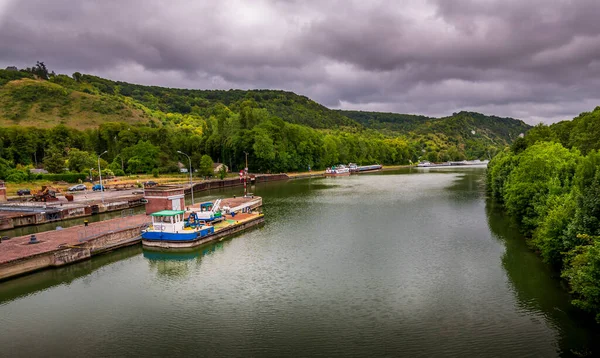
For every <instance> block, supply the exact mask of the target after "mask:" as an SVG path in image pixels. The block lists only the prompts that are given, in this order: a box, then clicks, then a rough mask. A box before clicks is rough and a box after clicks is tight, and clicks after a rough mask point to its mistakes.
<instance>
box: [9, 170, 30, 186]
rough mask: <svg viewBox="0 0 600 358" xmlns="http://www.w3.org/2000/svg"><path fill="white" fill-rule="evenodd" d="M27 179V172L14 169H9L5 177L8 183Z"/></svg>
mask: <svg viewBox="0 0 600 358" xmlns="http://www.w3.org/2000/svg"><path fill="white" fill-rule="evenodd" d="M27 179H28V175H27V173H25V172H23V171H20V170H16V169H13V170H11V171H10V172H9V174H8V176H7V177H6V181H7V182H10V183H22V182H24V181H27Z"/></svg>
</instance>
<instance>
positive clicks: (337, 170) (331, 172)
mask: <svg viewBox="0 0 600 358" xmlns="http://www.w3.org/2000/svg"><path fill="white" fill-rule="evenodd" d="M325 175H326V176H342V175H350V169H349V168H347V167H346V166H345V165H343V164H339V165H334V166H333V167H331V168H327V169H326V170H325Z"/></svg>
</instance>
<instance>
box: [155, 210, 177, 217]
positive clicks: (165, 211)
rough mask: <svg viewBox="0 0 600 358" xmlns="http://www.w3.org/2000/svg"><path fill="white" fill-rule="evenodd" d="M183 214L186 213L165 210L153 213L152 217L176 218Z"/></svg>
mask: <svg viewBox="0 0 600 358" xmlns="http://www.w3.org/2000/svg"><path fill="white" fill-rule="evenodd" d="M183 213H185V211H183V210H163V211H158V212H155V213H152V214H150V216H175V215H179V214H183Z"/></svg>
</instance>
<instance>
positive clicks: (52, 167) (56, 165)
mask: <svg viewBox="0 0 600 358" xmlns="http://www.w3.org/2000/svg"><path fill="white" fill-rule="evenodd" d="M44 168H46V170H47V171H49V172H50V173H62V172H63V171H64V170H65V156H64V155H63V152H62V150H60V149H58V148H56V147H53V148H51V149H50V150H49V151H48V152H47V153H46V156H45V157H44Z"/></svg>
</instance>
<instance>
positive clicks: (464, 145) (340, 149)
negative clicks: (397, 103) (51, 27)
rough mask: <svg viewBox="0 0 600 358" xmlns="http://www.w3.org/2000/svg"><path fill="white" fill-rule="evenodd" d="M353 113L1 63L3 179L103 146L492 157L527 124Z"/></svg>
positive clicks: (158, 160) (57, 167)
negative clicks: (408, 121) (411, 120)
mask: <svg viewBox="0 0 600 358" xmlns="http://www.w3.org/2000/svg"><path fill="white" fill-rule="evenodd" d="M356 113H361V112H346V111H334V110H330V109H328V108H326V107H324V106H322V105H320V104H318V103H316V102H314V101H312V100H310V99H308V98H307V97H304V96H299V95H296V94H294V93H291V92H285V91H274V90H250V91H243V90H228V91H222V90H188V89H173V88H164V87H156V86H142V85H135V84H130V83H126V82H118V81H111V80H108V79H103V78H100V77H96V76H91V75H85V74H80V73H77V72H76V73H74V74H73V75H72V76H67V75H61V74H59V75H57V74H54V73H53V72H49V70H48V69H47V68H46V66H45V65H44V64H43V63H40V62H38V63H37V64H36V66H34V67H32V68H27V69H22V70H14V69H13V70H9V69H7V70H0V161H1V162H0V178H3V179H7V180H10V181H18V180H26V179H25V178H29V177H28V174H27V173H28V170H27V169H28V168H32V167H39V168H45V169H46V170H48V171H50V172H51V173H61V172H65V171H69V172H86V171H89V169H90V168H92V167H93V165H91V164H93V161H94V160H96V159H97V154H99V153H102V152H104V151H108V153H107V154H106V155H104V156H103V157H102V165H103V166H104V167H105V168H106V169H110V170H112V171H113V172H114V173H115V174H122V173H149V172H160V173H167V172H175V171H178V166H177V164H178V162H184V163H185V162H186V158H185V157H182V156H181V155H179V154H178V153H177V151H182V152H184V153H188V154H189V155H190V156H191V157H192V165H193V166H194V167H195V168H199V167H200V163H201V161H202V158H203V157H205V158H206V157H210V159H211V160H213V161H218V162H222V163H225V164H227V165H228V166H229V167H230V168H231V169H233V170H237V169H240V168H242V167H243V163H244V158H245V154H244V153H245V152H248V153H249V155H248V160H249V167H250V170H251V171H255V172H286V171H303V170H307V169H308V168H309V167H310V168H314V169H319V168H325V167H327V166H331V165H334V164H337V163H348V162H356V163H359V164H362V163H365V164H366V163H381V164H408V163H411V162H417V161H419V160H425V159H427V160H430V161H446V160H462V159H476V158H480V159H484V158H490V157H492V156H493V155H494V154H495V153H497V152H498V151H499V150H501V149H502V148H503V147H505V146H506V145H507V144H510V143H511V142H512V141H513V140H514V139H515V138H517V137H518V136H519V134H520V133H523V132H526V131H527V130H528V129H529V126H527V125H526V124H524V123H523V122H521V121H519V120H514V119H502V118H497V117H488V116H484V115H481V114H477V113H469V112H461V113H457V114H454V115H453V116H450V117H446V118H439V119H435V118H425V117H423V119H424V120H423V122H422V123H419V124H418V125H412V126H404V127H403V126H402V125H395V124H390V125H389V127H390V128H387V127H386V126H387V125H384V126H378V125H375V124H374V121H369V120H363V119H362V118H359V117H360V116H358V115H357V114H356ZM364 113H370V114H371V115H372V114H373V112H364ZM395 116H398V118H402V117H403V116H404V115H395ZM404 117H407V118H408V117H410V116H404ZM418 118H420V117H418ZM381 122H382V123H383V122H385V123H391V122H394V120H391V121H383V120H381Z"/></svg>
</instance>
